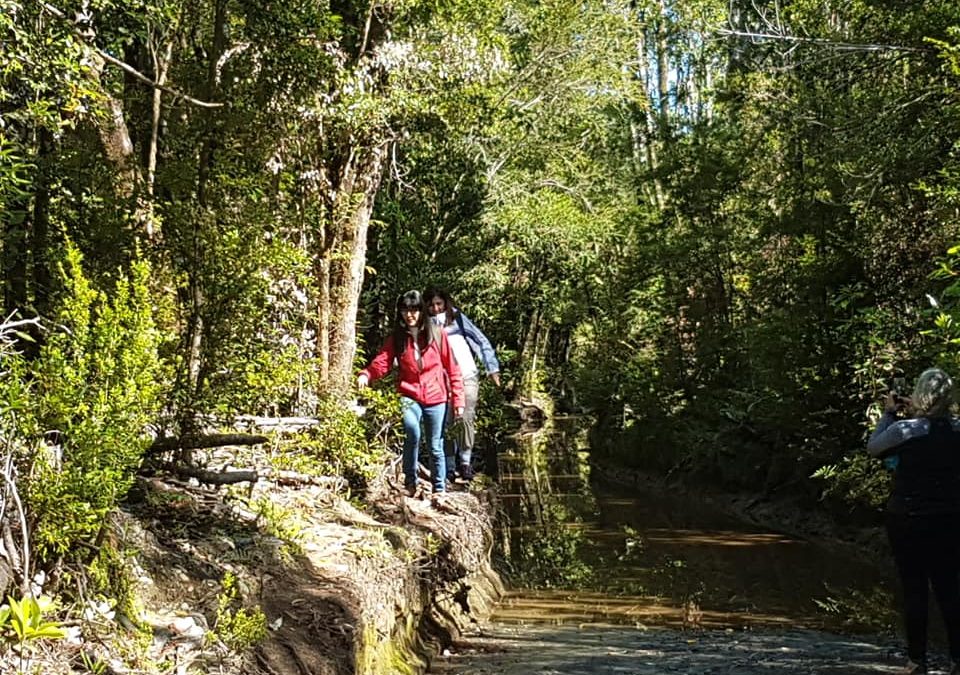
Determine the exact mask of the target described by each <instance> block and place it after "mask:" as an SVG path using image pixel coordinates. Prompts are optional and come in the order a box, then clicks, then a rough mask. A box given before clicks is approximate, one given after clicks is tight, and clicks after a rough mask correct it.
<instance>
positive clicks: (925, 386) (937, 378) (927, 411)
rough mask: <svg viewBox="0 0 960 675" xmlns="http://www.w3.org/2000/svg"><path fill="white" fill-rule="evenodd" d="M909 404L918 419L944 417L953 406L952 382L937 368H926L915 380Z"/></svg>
mask: <svg viewBox="0 0 960 675" xmlns="http://www.w3.org/2000/svg"><path fill="white" fill-rule="evenodd" d="M911 403H912V405H913V410H914V413H915V414H916V415H917V416H918V417H946V416H947V415H949V414H950V406H951V405H953V380H952V379H950V376H949V375H947V374H946V373H945V372H944V371H942V370H940V369H939V368H928V369H927V370H925V371H923V372H922V373H920V377H918V378H917V386H916V387H914V389H913V396H912V397H911Z"/></svg>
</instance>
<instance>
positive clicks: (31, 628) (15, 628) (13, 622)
mask: <svg viewBox="0 0 960 675" xmlns="http://www.w3.org/2000/svg"><path fill="white" fill-rule="evenodd" d="M53 608H54V602H53V600H52V599H51V598H49V597H47V596H43V595H42V596H40V597H39V598H34V597H33V596H30V595H27V596H25V597H23V598H21V599H20V600H17V599H15V598H13V597H11V596H9V595H8V596H7V603H6V604H5V605H3V606H2V607H0V633H2V634H3V636H4V637H5V638H6V639H7V640H8V641H10V642H16V643H17V644H18V645H19V649H20V657H21V659H23V657H24V655H25V654H26V652H27V650H28V648H29V646H30V645H31V644H32V643H34V642H38V641H40V640H60V639H62V638H64V637H66V633H65V632H64V630H63V629H62V628H61V627H60V623H59V622H58V621H51V620H48V619H46V618H44V615H45V614H47V613H48V612H49V611H51V610H52V609H53ZM21 667H22V661H21Z"/></svg>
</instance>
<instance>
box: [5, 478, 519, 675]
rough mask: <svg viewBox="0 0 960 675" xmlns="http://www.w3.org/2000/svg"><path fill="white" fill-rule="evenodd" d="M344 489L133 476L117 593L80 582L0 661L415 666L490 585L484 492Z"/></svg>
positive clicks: (465, 619) (112, 667) (457, 630)
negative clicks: (66, 611)
mask: <svg viewBox="0 0 960 675" xmlns="http://www.w3.org/2000/svg"><path fill="white" fill-rule="evenodd" d="M347 496H348V495H347V494H345V493H337V492H335V491H333V490H331V489H329V488H327V487H323V486H321V485H312V484H309V483H306V484H301V485H296V486H284V485H280V484H278V483H276V482H271V481H265V480H260V481H258V482H257V483H256V484H254V485H252V486H251V485H247V486H246V487H244V488H238V487H233V488H223V487H221V488H216V487H201V486H197V485H196V484H190V483H187V482H183V481H179V480H176V479H173V478H171V477H168V476H166V477H165V476H155V477H152V478H149V479H143V480H141V481H140V483H139V485H138V488H137V490H136V491H135V493H134V494H133V499H131V503H130V504H129V505H128V506H127V507H126V509H125V510H124V511H123V512H122V513H120V514H119V515H118V516H117V519H116V521H115V522H114V523H113V526H112V527H111V530H112V532H114V533H115V537H116V538H117V540H116V542H115V543H116V546H117V549H118V550H121V551H124V552H125V553H124V560H123V561H122V564H118V565H117V566H116V568H115V569H114V570H113V571H112V572H111V573H112V574H116V575H118V577H120V578H122V579H123V581H122V584H123V585H125V586H126V588H127V589H128V590H129V595H128V598H127V601H126V602H124V603H120V604H111V603H109V602H104V601H103V599H102V598H98V597H96V596H95V595H94V594H93V593H90V598H89V607H87V608H86V610H82V611H84V614H85V615H86V618H85V620H83V621H79V622H75V623H76V624H77V625H75V626H74V627H73V628H72V629H71V636H70V638H69V639H67V640H59V641H43V642H38V643H37V644H35V645H33V646H31V648H30V650H29V655H28V656H29V658H27V659H26V660H25V661H24V662H21V661H20V659H19V656H18V655H16V654H14V653H9V654H7V657H8V658H6V659H3V660H2V661H0V672H4V673H6V672H10V673H14V672H20V671H21V670H22V672H35V670H36V669H39V670H36V672H44V673H47V674H49V675H60V674H65V673H75V672H78V671H79V672H97V673H102V674H105V675H110V674H113V675H120V674H126V673H131V674H132V673H138V674H147V673H151V674H152V673H175V674H176V675H188V673H189V674H197V673H217V674H218V675H241V674H250V675H253V674H263V675H348V674H353V673H363V674H370V675H378V674H384V675H386V674H394V673H397V674H414V673H420V672H423V671H424V670H425V669H426V667H427V666H428V664H429V662H430V660H431V659H432V658H433V657H434V655H436V654H437V653H439V652H441V651H442V650H443V649H444V648H446V647H448V646H449V645H451V644H452V643H453V642H454V641H456V640H457V639H459V638H460V636H461V633H462V631H463V629H464V628H465V627H468V626H469V625H470V624H471V622H472V621H474V617H476V616H483V615H484V614H486V613H487V611H488V608H489V606H490V605H491V603H492V602H493V601H494V600H495V598H497V597H498V595H499V593H500V592H501V587H500V582H499V579H498V578H497V576H496V574H494V572H493V571H492V569H491V568H490V550H491V547H492V541H493V539H492V535H491V528H492V524H491V514H492V512H493V507H492V504H491V503H490V501H489V497H488V493H487V492H484V491H483V490H480V489H475V490H474V491H460V492H451V493H448V498H447V500H446V501H445V502H444V503H443V504H441V505H439V506H437V505H432V504H431V503H430V501H428V500H421V499H412V498H409V497H406V496H404V495H402V494H401V493H400V492H399V491H397V490H395V489H393V488H392V487H391V481H388V480H386V477H381V479H379V480H378V481H377V482H376V483H375V485H374V486H373V487H372V488H371V492H370V494H369V495H368V497H367V498H366V499H365V500H364V505H363V506H362V507H360V508H358V507H357V506H355V505H354V504H353V503H351V501H350V500H348V498H347ZM264 628H265V629H266V630H265V631H264ZM8 666H9V668H8ZM24 667H25V668H26V669H24Z"/></svg>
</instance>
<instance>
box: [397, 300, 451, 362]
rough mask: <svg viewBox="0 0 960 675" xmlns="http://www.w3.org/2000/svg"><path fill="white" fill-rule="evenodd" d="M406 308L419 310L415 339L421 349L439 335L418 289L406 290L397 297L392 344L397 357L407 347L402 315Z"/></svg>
mask: <svg viewBox="0 0 960 675" xmlns="http://www.w3.org/2000/svg"><path fill="white" fill-rule="evenodd" d="M407 309H417V310H420V317H419V318H418V319H417V330H418V333H417V339H418V342H419V343H420V349H421V350H423V349H426V348H427V346H429V344H430V343H431V342H433V341H435V340H437V339H438V338H439V337H440V329H439V328H438V327H437V326H434V325H433V321H431V320H430V314H429V313H428V312H427V303H426V302H424V300H423V296H422V295H421V294H420V291H407V292H406V293H404V294H403V295H401V296H400V297H399V298H397V312H396V322H395V325H394V328H393V345H394V347H395V351H396V353H397V358H398V359H399V358H400V355H401V354H403V351H404V350H405V349H406V348H407V336H408V335H409V334H410V333H409V331H408V329H407V322H406V320H405V319H404V317H403V312H404V310H407Z"/></svg>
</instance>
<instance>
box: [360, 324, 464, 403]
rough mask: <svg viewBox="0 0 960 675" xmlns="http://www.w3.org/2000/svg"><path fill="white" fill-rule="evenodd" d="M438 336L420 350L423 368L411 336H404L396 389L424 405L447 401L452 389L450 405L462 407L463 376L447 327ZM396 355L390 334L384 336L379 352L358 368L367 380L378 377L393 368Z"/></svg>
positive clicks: (438, 332)
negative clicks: (366, 363) (366, 364)
mask: <svg viewBox="0 0 960 675" xmlns="http://www.w3.org/2000/svg"><path fill="white" fill-rule="evenodd" d="M437 335H438V338H437V339H436V340H434V341H432V342H430V344H429V345H427V348H426V349H425V350H423V354H422V357H423V369H422V370H421V369H420V367H419V366H418V365H417V356H416V353H415V351H414V349H413V340H412V338H410V337H409V336H408V337H407V343H406V344H407V346H406V349H404V351H403V354H401V355H400V358H399V359H398V363H399V365H400V368H399V377H398V378H397V391H398V392H400V395H401V396H407V397H409V398H412V399H413V400H414V401H417V402H418V403H421V404H423V405H437V404H438V403H446V402H447V401H448V400H449V399H450V394H451V390H452V393H453V407H454V408H462V407H463V378H462V377H461V376H460V366H458V365H457V360H456V359H455V358H454V356H453V350H452V349H450V343H449V342H447V334H446V331H443V330H440V331H437ZM396 356H397V350H396V346H395V344H394V339H393V336H392V335H391V336H390V337H388V338H387V340H386V342H384V343H383V347H381V348H380V353H378V354H377V355H376V356H374V357H373V360H372V361H371V362H370V365H368V366H367V367H366V368H365V369H363V370H361V371H360V374H361V375H366V376H367V379H368V380H369V381H370V382H373V381H374V380H379V379H380V378H381V377H383V376H384V375H386V374H387V373H389V372H390V370H391V369H392V368H393V359H394V358H396Z"/></svg>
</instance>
